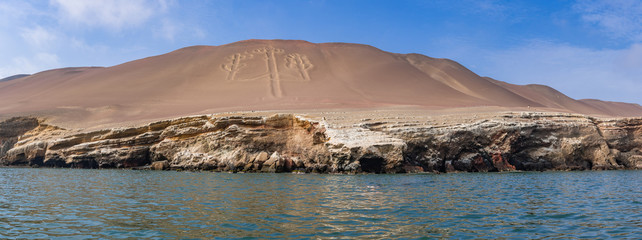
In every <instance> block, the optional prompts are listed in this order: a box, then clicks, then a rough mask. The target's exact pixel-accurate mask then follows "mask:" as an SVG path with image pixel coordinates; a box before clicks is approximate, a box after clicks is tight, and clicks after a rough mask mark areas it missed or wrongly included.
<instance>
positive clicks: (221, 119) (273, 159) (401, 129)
mask: <svg viewBox="0 0 642 240" xmlns="http://www.w3.org/2000/svg"><path fill="white" fill-rule="evenodd" d="M431 119H432V120H431V121H424V120H421V121H418V120H416V119H412V118H399V117H397V118H368V119H359V120H358V121H352V122H350V124H344V125H341V124H340V123H338V121H337V120H336V118H335V119H331V118H327V119H326V118H325V117H302V116H299V115H295V114H275V115H270V116H267V115H266V116H260V115H253V116H249V115H244V114H236V115H234V114H232V115H229V114H228V115H227V116H224V115H202V116H191V117H183V118H177V119H171V120H165V121H158V122H154V123H150V124H147V125H142V126H137V127H125V128H113V129H104V130H97V131H89V132H82V131H78V130H66V129H62V128H59V127H55V126H51V125H48V124H46V123H44V122H43V121H42V120H39V119H35V118H29V117H22V118H12V119H8V120H6V121H4V122H1V123H0V163H1V164H2V165H18V166H44V167H72V168H149V169H157V170H164V169H184V170H213V171H235V172H236V171H242V172H291V171H300V172H322V173H334V172H339V173H358V172H373V173H403V172H453V171H474V172H477V171H479V172H486V171H513V170H527V171H529V170H538V171H541V170H589V169H593V170H598V169H640V168H642V118H622V119H597V118H593V117H588V116H584V115H575V114H557V113H509V112H507V113H496V114H493V115H492V116H482V117H479V116H476V115H475V116H470V117H468V118H466V119H463V118H459V120H458V121H453V120H452V119H445V117H443V118H441V117H434V118H431ZM442 120H443V122H446V123H447V124H439V121H442Z"/></svg>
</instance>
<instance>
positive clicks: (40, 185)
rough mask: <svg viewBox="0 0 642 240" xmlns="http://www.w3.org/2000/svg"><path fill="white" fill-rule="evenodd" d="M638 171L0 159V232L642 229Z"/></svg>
mask: <svg viewBox="0 0 642 240" xmlns="http://www.w3.org/2000/svg"><path fill="white" fill-rule="evenodd" d="M641 180H642V172H641V171H605V172H544V173H461V174H440V175H432V174H414V175H413V174H410V175H315V174H310V175H295V174H228V173H206V172H154V171H128V170H76V169H0V187H1V193H2V194H0V238H3V239H4V238H27V239H37V238H53V239H69V238H71V239H86V238H146V239H161V238H162V239H165V238H187V239H190V238H194V239H199V238H247V239H256V238H260V239H265V238H267V239H283V238H297V239H299V238H302V239H316V238H375V239H390V238H409V239H431V238H458V239H470V238H475V239H477V238H493V239H496V238H497V239H519V238H534V239H539V238H576V239H579V238H588V239H604V238H620V239H640V238H642V231H641V230H640V229H642V201H640V199H642V187H641V184H640V182H642V181H641Z"/></svg>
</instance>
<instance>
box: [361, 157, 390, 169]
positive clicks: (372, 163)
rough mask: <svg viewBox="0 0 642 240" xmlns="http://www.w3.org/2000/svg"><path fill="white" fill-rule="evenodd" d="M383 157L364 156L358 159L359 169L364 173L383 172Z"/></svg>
mask: <svg viewBox="0 0 642 240" xmlns="http://www.w3.org/2000/svg"><path fill="white" fill-rule="evenodd" d="M384 162H385V159H383V158H382V157H364V158H361V159H359V163H361V171H363V172H366V173H383V170H384Z"/></svg>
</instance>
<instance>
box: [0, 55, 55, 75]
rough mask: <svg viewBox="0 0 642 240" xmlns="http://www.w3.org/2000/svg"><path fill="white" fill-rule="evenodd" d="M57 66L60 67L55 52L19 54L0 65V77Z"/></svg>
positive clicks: (29, 72)
mask: <svg viewBox="0 0 642 240" xmlns="http://www.w3.org/2000/svg"><path fill="white" fill-rule="evenodd" d="M58 67H60V61H59V58H58V56H57V55H56V54H53V53H48V52H39V53H36V54H35V55H33V56H29V57H25V56H19V57H14V58H12V59H11V61H10V62H9V63H8V64H7V65H3V66H1V67H0V78H4V77H8V76H12V75H15V74H21V73H28V74H33V73H36V72H39V71H43V70H44V69H52V68H58Z"/></svg>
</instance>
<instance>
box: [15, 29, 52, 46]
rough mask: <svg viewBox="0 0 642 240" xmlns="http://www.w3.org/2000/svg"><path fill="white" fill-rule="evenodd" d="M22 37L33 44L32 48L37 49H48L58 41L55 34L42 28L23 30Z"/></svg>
mask: <svg viewBox="0 0 642 240" xmlns="http://www.w3.org/2000/svg"><path fill="white" fill-rule="evenodd" d="M20 36H21V37H22V39H24V40H25V41H26V42H27V43H29V44H31V46H33V47H36V48H45V47H48V46H50V45H51V44H52V43H53V42H54V41H56V39H57V37H56V35H55V34H54V33H52V32H50V31H48V30H46V29H44V28H42V27H41V26H36V27H35V28H26V29H23V30H22V32H21V33H20Z"/></svg>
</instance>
